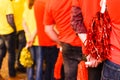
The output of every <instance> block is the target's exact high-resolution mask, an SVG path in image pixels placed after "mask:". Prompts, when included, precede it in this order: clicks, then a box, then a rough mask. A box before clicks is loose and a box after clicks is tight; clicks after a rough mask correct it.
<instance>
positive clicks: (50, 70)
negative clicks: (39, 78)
mask: <svg viewBox="0 0 120 80" xmlns="http://www.w3.org/2000/svg"><path fill="white" fill-rule="evenodd" d="M48 1H49V0H35V2H34V13H35V19H36V25H37V34H38V40H39V45H40V47H41V48H42V49H41V50H42V54H43V55H44V60H45V64H46V67H45V73H44V74H45V75H44V80H54V66H55V63H56V60H57V56H58V48H57V44H56V43H55V42H54V41H53V40H51V39H50V38H49V37H48V35H47V34H46V33H45V31H44V27H45V26H44V24H43V17H44V10H45V5H46V3H47V2H48Z"/></svg>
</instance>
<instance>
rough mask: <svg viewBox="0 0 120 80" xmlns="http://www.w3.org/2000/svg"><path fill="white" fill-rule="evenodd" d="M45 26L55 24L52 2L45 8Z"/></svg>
mask: <svg viewBox="0 0 120 80" xmlns="http://www.w3.org/2000/svg"><path fill="white" fill-rule="evenodd" d="M43 22H44V24H45V25H52V24H55V21H54V18H53V14H52V6H51V2H47V3H46V6H45V14H44V21H43Z"/></svg>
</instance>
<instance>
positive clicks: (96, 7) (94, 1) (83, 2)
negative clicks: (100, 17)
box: [72, 0, 100, 28]
mask: <svg viewBox="0 0 120 80" xmlns="http://www.w3.org/2000/svg"><path fill="white" fill-rule="evenodd" d="M72 6H77V7H80V8H81V10H82V15H83V19H84V23H85V26H86V27H87V28H89V26H90V23H91V21H92V18H93V17H94V16H95V14H96V12H98V11H100V0H73V2H72Z"/></svg>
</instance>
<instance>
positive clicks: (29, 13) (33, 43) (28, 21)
mask: <svg viewBox="0 0 120 80" xmlns="http://www.w3.org/2000/svg"><path fill="white" fill-rule="evenodd" d="M23 27H24V30H25V34H26V39H27V44H26V46H27V47H28V48H29V50H30V53H31V55H32V58H33V61H34V64H33V65H32V67H30V68H27V79H28V80H42V64H43V63H42V62H43V54H42V49H41V47H40V46H39V43H38V35H37V27H36V20H35V14H34V0H26V1H25V7H24V12H23Z"/></svg>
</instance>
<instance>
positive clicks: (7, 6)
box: [0, 0, 13, 35]
mask: <svg viewBox="0 0 120 80" xmlns="http://www.w3.org/2000/svg"><path fill="white" fill-rule="evenodd" d="M8 14H13V7H12V3H11V1H10V0H0V35H4V34H10V33H12V32H13V29H12V27H11V26H10V25H9V24H8V22H7V18H6V15H8Z"/></svg>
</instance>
